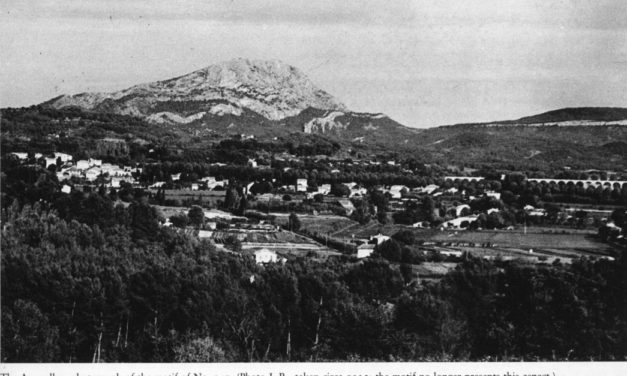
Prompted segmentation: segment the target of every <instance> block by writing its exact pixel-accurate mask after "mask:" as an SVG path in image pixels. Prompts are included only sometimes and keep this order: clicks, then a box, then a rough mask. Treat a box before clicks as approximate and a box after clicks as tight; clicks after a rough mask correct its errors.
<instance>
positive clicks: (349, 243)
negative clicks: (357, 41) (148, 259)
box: [12, 152, 627, 278]
mask: <svg viewBox="0 0 627 376" xmlns="http://www.w3.org/2000/svg"><path fill="white" fill-rule="evenodd" d="M12 155H13V156H14V157H15V158H16V159H18V160H19V161H20V163H24V164H29V163H34V164H36V165H40V166H42V167H45V168H46V169H48V170H51V169H52V170H53V171H54V172H55V174H56V177H57V179H58V181H59V185H60V191H61V192H63V193H65V194H71V193H72V192H73V191H74V190H82V191H84V190H86V189H88V190H90V191H91V190H96V189H101V190H102V189H104V190H105V191H106V192H108V193H111V192H114V193H115V194H117V195H118V197H121V196H122V195H121V193H122V192H133V191H137V190H140V191H142V192H145V193H146V194H147V195H148V197H149V200H150V203H151V204H152V205H154V206H155V207H157V208H158V210H159V211H160V213H161V214H162V217H163V218H162V221H161V223H162V226H165V227H171V228H173V229H177V231H182V232H185V233H187V234H189V235H191V236H194V237H196V238H198V239H200V240H206V241H210V242H212V243H213V244H215V246H216V247H217V249H219V250H222V251H224V252H230V253H240V254H242V255H250V256H252V257H254V259H255V261H256V262H257V263H260V264H265V263H285V262H287V261H288V260H289V259H290V258H293V257H315V258H320V259H326V258H328V257H353V258H355V259H363V258H368V257H374V256H375V254H376V255H377V256H383V257H385V258H388V259H389V260H390V261H392V262H399V263H400V262H401V261H407V260H410V261H412V260H413V261H412V262H411V263H412V264H414V269H415V271H416V275H417V276H420V277H422V278H429V277H438V276H441V275H443V274H445V273H446V272H448V270H450V268H453V267H454V266H455V263H456V262H458V261H459V260H461V259H462V258H463V257H464V255H465V254H472V255H474V256H480V257H483V258H488V259H494V258H500V259H520V260H526V262H531V263H551V262H569V261H570V260H572V259H574V258H577V257H580V256H582V255H586V256H591V257H603V258H608V259H612V258H613V255H614V253H613V251H612V246H610V245H609V244H605V243H601V242H599V241H598V240H597V239H595V236H596V235H597V233H598V232H603V233H610V234H611V238H612V240H613V242H614V243H613V244H614V245H618V244H623V242H624V237H623V233H622V228H620V227H619V226H616V225H615V224H614V222H613V221H612V219H611V214H612V208H611V207H601V206H593V205H588V206H581V205H579V206H578V205H567V204H563V205H549V206H547V205H542V204H541V205H539V206H538V207H535V206H534V205H530V204H526V205H524V206H523V207H522V208H520V209H518V210H516V209H514V208H513V207H512V205H510V204H511V202H510V201H511V199H509V201H508V200H507V199H506V200H505V201H507V204H506V203H504V200H503V197H502V196H503V195H504V194H505V195H512V192H510V191H506V190H504V189H503V188H502V187H503V186H505V184H506V181H507V179H508V177H507V176H506V175H505V174H501V175H500V176H498V177H491V178H490V179H486V178H485V177H482V176H474V175H472V171H470V174H469V173H468V171H462V172H463V174H459V172H460V171H459V170H453V171H454V172H458V174H457V175H444V176H439V177H437V178H435V179H429V180H426V181H424V184H423V185H421V186H410V185H409V184H408V185H405V184H391V185H385V184H381V185H372V184H367V183H366V182H363V181H362V182H357V181H348V182H345V181H342V182H340V181H338V180H334V179H332V182H327V183H324V182H321V183H320V184H318V183H317V181H315V180H313V179H307V178H304V177H298V176H296V177H295V178H292V177H290V178H288V180H291V181H292V183H291V184H281V183H285V181H283V182H280V181H278V180H277V179H272V180H269V179H268V180H267V179H259V180H243V179H241V178H239V179H237V178H233V177H226V176H224V174H220V175H214V176H198V175H197V174H188V173H185V172H177V173H171V174H168V175H167V176H165V179H163V180H159V181H154V180H153V181H147V179H146V176H145V175H144V174H143V172H144V168H146V166H140V165H133V166H126V165H117V164H113V163H106V162H103V160H102V159H93V158H87V159H74V157H73V156H72V155H69V154H66V153H59V152H55V153H54V154H50V155H45V156H44V155H42V154H40V153H36V154H33V155H30V156H29V154H28V153H24V152H14V153H12ZM272 160H273V162H274V164H278V166H270V165H268V164H267V163H259V162H258V161H257V160H255V159H249V160H248V163H247V165H246V168H247V169H249V170H251V171H265V172H272V171H275V170H279V172H282V173H285V174H288V173H289V172H290V170H292V169H293V167H289V166H287V167H281V165H280V163H285V161H289V162H296V163H301V164H302V163H303V161H301V160H299V159H298V158H297V157H295V156H293V155H286V153H283V154H281V155H276V156H273V157H272ZM316 162H317V163H328V164H329V166H328V169H329V174H328V175H330V176H331V177H333V176H334V175H336V176H337V175H340V174H341V173H342V172H345V171H347V170H350V169H351V168H355V166H358V165H362V166H365V167H366V168H372V167H376V168H380V166H382V165H383V166H384V167H385V168H395V169H397V170H398V171H400V172H401V173H402V174H406V175H413V174H414V173H415V172H414V171H412V170H411V169H408V168H407V167H406V166H403V165H402V163H401V162H397V161H395V160H389V161H376V160H374V161H373V160H354V159H353V160H349V161H345V160H339V159H338V160H333V161H332V162H329V161H328V160H327V161H324V162H320V161H316ZM147 166H149V165H147ZM212 166H214V167H215V168H216V169H223V168H225V166H227V165H226V164H223V163H214V164H212ZM310 175H312V174H310ZM318 176H319V175H318ZM343 176H345V175H343ZM606 176H607V175H606ZM616 176H617V175H616V174H615V173H614V175H610V176H609V177H612V178H615V177H616ZM357 178H359V176H357ZM284 180H285V179H284ZM312 180H313V181H312ZM317 180H320V179H319V178H318V179H317ZM525 180H526V183H529V184H533V186H534V187H545V188H546V187H550V186H561V187H579V188H580V189H588V190H599V189H601V190H603V189H605V190H612V189H614V190H624V189H625V187H627V181H623V180H618V179H614V180H609V179H607V180H600V179H595V180H593V179H585V180H577V179H543V178H529V179H525ZM121 202H122V203H123V204H124V205H128V203H125V202H123V200H122V201H121ZM194 210H196V211H199V210H201V211H202V216H200V219H198V218H193V217H194V214H193V213H192V212H193V211H194ZM196 217H198V216H196ZM600 229H602V230H600ZM407 238H410V240H407ZM397 248H398V249H397ZM390 249H391V250H390Z"/></svg>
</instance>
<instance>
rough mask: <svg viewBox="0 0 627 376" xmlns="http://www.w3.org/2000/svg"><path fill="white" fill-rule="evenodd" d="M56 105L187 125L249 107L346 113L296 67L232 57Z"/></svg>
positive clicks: (272, 113) (274, 116)
mask: <svg viewBox="0 0 627 376" xmlns="http://www.w3.org/2000/svg"><path fill="white" fill-rule="evenodd" d="M47 104H48V105H50V106H52V107H54V108H63V107H70V106H76V107H80V108H82V109H85V110H90V111H97V112H111V113H116V114H121V115H134V116H140V117H144V118H146V119H147V120H148V121H150V122H153V123H171V124H173V123H179V124H188V123H192V122H194V121H197V120H200V119H203V118H204V117H205V116H208V117H212V116H223V115H227V114H228V115H235V116H239V115H242V113H243V112H244V111H245V110H250V111H252V112H255V113H257V114H259V115H261V116H263V117H264V118H266V119H268V120H281V119H283V118H286V117H289V116H294V115H297V114H298V113H300V112H301V111H302V110H304V109H306V108H309V107H313V108H319V109H324V110H339V111H346V106H344V105H343V104H342V103H340V102H339V101H337V100H336V99H335V98H333V97H332V96H331V95H330V94H328V93H327V92H325V91H323V90H321V89H319V88H317V87H316V86H315V85H314V84H313V83H312V82H311V81H310V80H309V78H307V76H305V74H303V73H302V72H301V71H300V70H298V69H297V68H295V67H293V66H290V65H287V64H285V63H282V62H280V61H278V60H272V61H261V60H248V59H234V60H230V61H225V62H221V63H218V64H214V65H210V66H208V67H206V68H203V69H200V70H197V71H195V72H192V73H189V74H186V75H184V76H180V77H176V78H172V79H168V80H165V81H158V82H152V83H147V84H141V85H136V86H133V87H130V88H128V89H125V90H121V91H117V92H113V93H82V94H77V95H64V96H61V97H58V98H55V99H53V100H51V101H49V102H48V103H47Z"/></svg>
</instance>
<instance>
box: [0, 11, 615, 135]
mask: <svg viewBox="0 0 627 376" xmlns="http://www.w3.org/2000/svg"><path fill="white" fill-rule="evenodd" d="M0 12H1V14H0V107H2V108H4V107H18V106H28V105H32V104H36V103H40V102H43V101H45V100H48V99H50V98H53V97H55V96H58V95H61V94H76V93H80V92H85V91H104V92H106V91H116V90H120V89H124V88H127V87H129V86H132V85H135V84H139V83H144V82H151V81H156V80H163V79H167V78H171V77H175V76H180V75H183V74H186V73H189V72H192V71H194V70H197V69H201V68H203V67H206V66H208V65H211V64H212V63H217V62H220V61H224V60H230V59H233V58H237V57H243V58H250V59H279V60H282V61H284V62H286V63H288V64H291V65H294V66H296V67H298V68H299V69H300V70H302V71H303V72H304V73H305V74H307V75H308V76H309V78H311V79H312V81H313V82H314V83H315V84H316V85H317V86H318V87H320V88H321V89H323V90H325V91H327V92H329V93H330V94H332V95H333V96H335V97H336V98H337V99H339V100H340V101H342V102H343V103H345V104H346V105H347V106H348V108H350V109H351V110H353V111H364V112H383V113H385V114H387V115H388V116H390V117H391V118H392V119H395V120H397V121H399V122H400V123H402V124H405V125H407V126H412V127H431V126H437V125H444V124H453V123H460V122H480V121H492V120H504V119H515V118H519V117H522V116H527V115H532V114H536V113H540V112H544V111H548V110H552V109H557V108H562V107H577V106H610V107H627V1H624V0H614V1H610V0H590V1H587V0H586V1H583V0H553V1H547V0H543V1H531V0H529V1H527V0H516V1H510V0H481V1H473V0H451V1H435V0H430V1H427V0H416V1H410V0H394V1H374V0H360V1H357V0H345V1H332V0H324V1H315V0H289V1H275V0H270V1H253V0H216V1H207V0H204V1H201V0H189V1H171V0H170V1H144V0H135V1H134V0H108V1H96V0H54V1H52V0H29V1H23V0H16V1H14V0H0Z"/></svg>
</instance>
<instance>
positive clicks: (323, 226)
mask: <svg viewBox="0 0 627 376" xmlns="http://www.w3.org/2000/svg"><path fill="white" fill-rule="evenodd" d="M270 214H271V215H273V216H275V217H276V219H275V221H274V222H275V223H276V224H277V225H284V224H287V220H288V217H289V214H287V213H270ZM298 219H299V220H300V223H301V229H302V230H306V231H308V232H310V233H312V234H313V233H316V232H317V233H319V234H329V235H333V234H334V233H336V232H338V231H342V230H344V229H347V228H357V227H358V226H359V223H357V222H355V221H353V220H352V219H349V218H346V217H342V216H339V215H311V214H298Z"/></svg>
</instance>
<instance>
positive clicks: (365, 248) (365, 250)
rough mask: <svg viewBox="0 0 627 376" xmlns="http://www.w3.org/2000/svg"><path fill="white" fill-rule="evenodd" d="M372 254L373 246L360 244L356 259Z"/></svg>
mask: <svg viewBox="0 0 627 376" xmlns="http://www.w3.org/2000/svg"><path fill="white" fill-rule="evenodd" d="M372 252H374V244H362V245H360V246H358V247H357V258H365V257H368V256H370V255H371V254H372Z"/></svg>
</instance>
